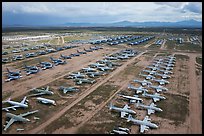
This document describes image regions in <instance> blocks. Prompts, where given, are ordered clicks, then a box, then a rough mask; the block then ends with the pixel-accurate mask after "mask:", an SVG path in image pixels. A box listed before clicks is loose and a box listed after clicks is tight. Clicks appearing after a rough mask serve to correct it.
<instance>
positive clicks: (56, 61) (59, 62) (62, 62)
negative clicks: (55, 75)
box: [50, 57, 67, 66]
mask: <svg viewBox="0 0 204 136" xmlns="http://www.w3.org/2000/svg"><path fill="white" fill-rule="evenodd" d="M50 59H51V60H52V62H53V63H55V65H56V66H57V65H60V64H61V65H63V64H66V63H67V62H66V61H65V60H64V61H63V60H61V59H54V58H52V57H50Z"/></svg>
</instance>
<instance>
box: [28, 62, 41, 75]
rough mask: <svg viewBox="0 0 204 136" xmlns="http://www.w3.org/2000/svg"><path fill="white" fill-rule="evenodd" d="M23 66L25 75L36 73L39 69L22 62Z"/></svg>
mask: <svg viewBox="0 0 204 136" xmlns="http://www.w3.org/2000/svg"><path fill="white" fill-rule="evenodd" d="M24 68H25V71H26V75H30V74H36V73H38V72H39V71H40V70H39V68H38V67H37V66H27V65H26V64H24Z"/></svg>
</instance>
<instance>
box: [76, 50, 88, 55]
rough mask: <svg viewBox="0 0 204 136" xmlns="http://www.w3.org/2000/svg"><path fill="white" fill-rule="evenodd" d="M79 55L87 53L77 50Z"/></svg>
mask: <svg viewBox="0 0 204 136" xmlns="http://www.w3.org/2000/svg"><path fill="white" fill-rule="evenodd" d="M77 53H79V54H86V51H79V50H77Z"/></svg>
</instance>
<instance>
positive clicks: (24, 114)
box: [19, 110, 38, 117]
mask: <svg viewBox="0 0 204 136" xmlns="http://www.w3.org/2000/svg"><path fill="white" fill-rule="evenodd" d="M36 112H38V110H35V111H32V112H26V113H23V114H20V115H19V117H24V116H27V115H29V114H34V113H36Z"/></svg>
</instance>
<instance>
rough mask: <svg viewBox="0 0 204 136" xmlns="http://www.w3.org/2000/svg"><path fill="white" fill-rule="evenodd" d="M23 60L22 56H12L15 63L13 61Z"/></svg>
mask: <svg viewBox="0 0 204 136" xmlns="http://www.w3.org/2000/svg"><path fill="white" fill-rule="evenodd" d="M23 59H24V58H23V55H22V54H20V55H14V56H13V60H14V61H15V60H23Z"/></svg>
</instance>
